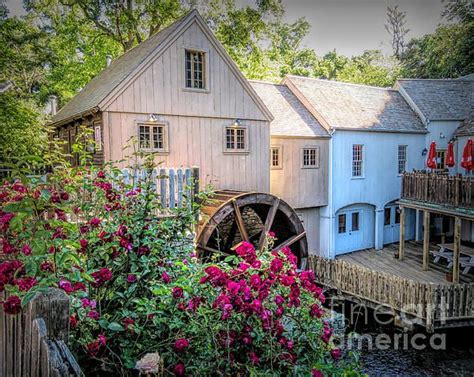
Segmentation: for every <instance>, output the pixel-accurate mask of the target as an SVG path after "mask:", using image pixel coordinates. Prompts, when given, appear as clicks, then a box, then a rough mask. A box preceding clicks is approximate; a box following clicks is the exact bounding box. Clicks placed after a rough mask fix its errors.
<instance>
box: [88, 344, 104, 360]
mask: <svg viewBox="0 0 474 377" xmlns="http://www.w3.org/2000/svg"><path fill="white" fill-rule="evenodd" d="M100 347H101V344H100V342H99V341H95V342H92V343H89V344H88V345H87V352H88V353H89V355H90V356H92V357H95V356H97V355H98V353H99V351H100Z"/></svg>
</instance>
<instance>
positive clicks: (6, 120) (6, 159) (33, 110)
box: [0, 91, 48, 167]
mask: <svg viewBox="0 0 474 377" xmlns="http://www.w3.org/2000/svg"><path fill="white" fill-rule="evenodd" d="M42 120H43V116H42V114H41V112H40V110H39V109H38V108H37V106H36V105H35V103H34V102H33V101H32V100H28V99H20V98H17V96H16V95H15V94H14V93H12V92H10V91H7V92H5V93H2V94H0V156H2V158H1V159H0V165H3V166H2V167H5V163H16V162H18V161H20V160H23V159H26V158H27V156H32V155H41V154H43V153H44V152H45V147H46V146H47V136H48V135H47V132H46V130H45V128H44V126H43V125H42Z"/></svg>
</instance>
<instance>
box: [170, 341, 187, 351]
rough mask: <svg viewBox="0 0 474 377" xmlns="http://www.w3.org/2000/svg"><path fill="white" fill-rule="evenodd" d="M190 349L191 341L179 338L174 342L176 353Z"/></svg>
mask: <svg viewBox="0 0 474 377" xmlns="http://www.w3.org/2000/svg"><path fill="white" fill-rule="evenodd" d="M188 347H189V341H188V340H187V339H186V338H179V339H176V341H175V342H174V349H175V350H176V352H184V351H185V350H186V348H188Z"/></svg>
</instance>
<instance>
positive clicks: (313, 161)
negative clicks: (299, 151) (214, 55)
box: [303, 147, 319, 168]
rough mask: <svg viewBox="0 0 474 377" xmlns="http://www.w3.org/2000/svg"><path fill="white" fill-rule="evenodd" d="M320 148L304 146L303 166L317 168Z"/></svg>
mask: <svg viewBox="0 0 474 377" xmlns="http://www.w3.org/2000/svg"><path fill="white" fill-rule="evenodd" d="M318 154H319V153H318V148H315V147H314V148H303V167H304V168H317V167H318V164H319V155H318Z"/></svg>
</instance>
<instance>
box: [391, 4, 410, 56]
mask: <svg viewBox="0 0 474 377" xmlns="http://www.w3.org/2000/svg"><path fill="white" fill-rule="evenodd" d="M385 29H386V30H387V32H388V33H389V34H390V36H391V38H392V41H391V44H392V50H393V54H394V55H395V56H396V57H397V58H398V59H399V58H400V56H401V55H402V54H403V52H404V50H405V36H406V35H407V33H408V32H409V29H407V28H406V12H402V11H400V10H399V9H398V5H395V6H394V7H391V6H388V7H387V23H386V24H385Z"/></svg>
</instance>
